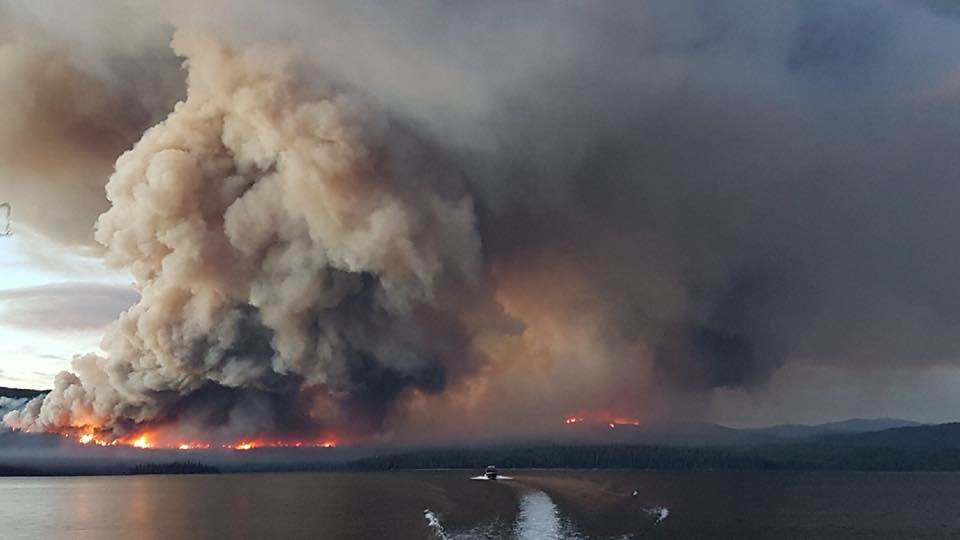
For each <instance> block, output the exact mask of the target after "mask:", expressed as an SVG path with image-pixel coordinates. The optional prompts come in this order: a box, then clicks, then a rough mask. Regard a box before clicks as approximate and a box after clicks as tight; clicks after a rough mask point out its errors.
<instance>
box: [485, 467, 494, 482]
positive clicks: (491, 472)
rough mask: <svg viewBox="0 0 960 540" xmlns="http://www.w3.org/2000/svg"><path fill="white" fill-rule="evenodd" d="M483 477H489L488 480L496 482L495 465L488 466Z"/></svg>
mask: <svg viewBox="0 0 960 540" xmlns="http://www.w3.org/2000/svg"><path fill="white" fill-rule="evenodd" d="M483 475H484V476H486V477H487V480H496V479H497V468H496V467H494V466H493V465H487V471H486V472H485V473H484V474H483Z"/></svg>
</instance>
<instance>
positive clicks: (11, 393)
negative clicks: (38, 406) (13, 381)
mask: <svg viewBox="0 0 960 540" xmlns="http://www.w3.org/2000/svg"><path fill="white" fill-rule="evenodd" d="M47 392H49V390H29V389H26V388H8V387H6V386H0V397H8V398H15V399H19V398H32V397H37V396H39V395H40V394H46V393H47Z"/></svg>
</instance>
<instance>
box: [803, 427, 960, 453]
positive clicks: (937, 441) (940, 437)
mask: <svg viewBox="0 0 960 540" xmlns="http://www.w3.org/2000/svg"><path fill="white" fill-rule="evenodd" d="M818 442H819V443H822V444H829V445H831V446H869V447H875V448H922V449H929V450H944V449H960V423H958V422H951V423H948V424H935V425H922V426H907V427H900V428H893V429H885V430H882V431H872V432H867V433H855V434H838V435H827V436H824V437H821V438H820V439H818Z"/></svg>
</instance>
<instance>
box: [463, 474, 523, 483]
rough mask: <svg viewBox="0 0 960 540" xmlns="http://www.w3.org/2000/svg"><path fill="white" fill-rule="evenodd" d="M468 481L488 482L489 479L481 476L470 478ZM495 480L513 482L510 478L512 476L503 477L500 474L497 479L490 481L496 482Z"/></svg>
mask: <svg viewBox="0 0 960 540" xmlns="http://www.w3.org/2000/svg"><path fill="white" fill-rule="evenodd" d="M470 479H471V480H487V481H490V479H489V478H487V477H486V476H484V475H482V474H481V475H480V476H471V477H470ZM497 480H513V477H512V476H503V475H502V474H501V475H499V476H497V477H496V478H495V479H494V480H492V481H494V482H496V481H497Z"/></svg>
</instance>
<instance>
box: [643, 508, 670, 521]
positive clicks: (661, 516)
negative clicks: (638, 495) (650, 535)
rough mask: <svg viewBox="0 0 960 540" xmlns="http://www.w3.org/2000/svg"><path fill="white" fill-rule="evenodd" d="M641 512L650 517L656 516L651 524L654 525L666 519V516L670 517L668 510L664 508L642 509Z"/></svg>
mask: <svg viewBox="0 0 960 540" xmlns="http://www.w3.org/2000/svg"><path fill="white" fill-rule="evenodd" d="M643 510H644V511H645V512H646V513H648V514H650V515H651V516H657V520H656V521H654V522H653V523H654V525H656V524H657V523H660V522H661V521H663V520H665V519H667V516H669V515H670V509H669V508H667V507H666V506H653V507H650V508H644V509H643Z"/></svg>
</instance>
